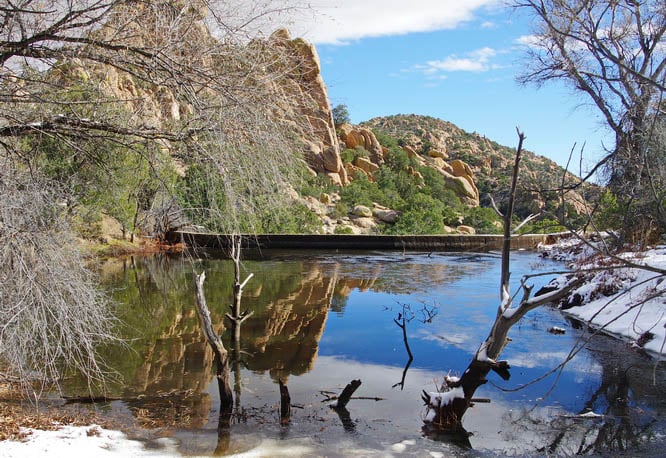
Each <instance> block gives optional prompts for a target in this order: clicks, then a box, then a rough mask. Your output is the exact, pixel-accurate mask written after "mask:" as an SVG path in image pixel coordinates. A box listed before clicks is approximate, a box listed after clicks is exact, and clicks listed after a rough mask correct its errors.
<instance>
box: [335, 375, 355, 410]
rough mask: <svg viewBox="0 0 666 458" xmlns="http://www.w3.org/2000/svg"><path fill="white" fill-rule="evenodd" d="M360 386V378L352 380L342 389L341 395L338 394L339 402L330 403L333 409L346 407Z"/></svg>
mask: <svg viewBox="0 0 666 458" xmlns="http://www.w3.org/2000/svg"><path fill="white" fill-rule="evenodd" d="M359 386H361V381H360V380H352V381H351V382H349V383H348V384H347V386H346V387H345V389H344V390H342V393H340V396H338V399H337V402H336V403H335V404H331V405H330V407H331V409H344V408H346V407H347V404H348V403H349V401H350V400H351V397H352V395H353V394H354V392H355V391H356V390H357V389H358V387H359Z"/></svg>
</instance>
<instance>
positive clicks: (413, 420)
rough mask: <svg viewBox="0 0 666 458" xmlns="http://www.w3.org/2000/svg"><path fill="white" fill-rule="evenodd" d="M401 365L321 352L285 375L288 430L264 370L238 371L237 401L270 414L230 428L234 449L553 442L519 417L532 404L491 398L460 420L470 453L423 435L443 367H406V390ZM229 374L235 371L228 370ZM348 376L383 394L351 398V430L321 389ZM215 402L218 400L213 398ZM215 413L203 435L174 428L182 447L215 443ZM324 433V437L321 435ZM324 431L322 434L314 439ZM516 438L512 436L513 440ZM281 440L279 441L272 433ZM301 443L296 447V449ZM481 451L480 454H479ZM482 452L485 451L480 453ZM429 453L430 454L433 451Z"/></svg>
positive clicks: (345, 452)
mask: <svg viewBox="0 0 666 458" xmlns="http://www.w3.org/2000/svg"><path fill="white" fill-rule="evenodd" d="M401 375H402V368H400V367H392V366H387V365H382V364H370V363H360V362H357V361H353V360H349V359H343V358H337V357H331V356H323V357H319V358H318V360H317V364H316V365H315V367H314V368H313V370H312V371H310V372H308V373H307V374H303V375H301V376H292V377H290V378H289V380H288V381H287V385H288V387H289V393H290V395H291V399H292V403H293V404H294V405H298V406H299V408H296V409H292V414H293V419H292V425H291V426H290V428H289V430H285V429H282V428H280V427H279V425H278V424H277V422H274V421H270V419H271V417H272V416H274V415H275V413H274V412H275V410H276V409H277V404H274V405H273V406H269V405H267V404H266V400H267V399H275V402H277V386H276V385H275V382H274V381H272V380H271V379H270V378H269V377H268V376H266V375H263V376H262V375H259V374H250V373H248V372H247V371H243V372H242V380H243V384H244V385H243V394H242V397H241V405H242V406H243V407H244V408H245V409H247V410H248V411H250V412H255V415H259V416H260V415H267V416H268V418H266V420H267V421H266V423H265V424H263V425H262V428H261V429H260V430H257V428H252V427H248V426H246V425H244V424H235V425H232V428H231V434H230V436H231V448H232V449H233V448H234V447H237V448H240V449H242V448H246V449H249V450H245V451H247V452H249V453H253V452H254V453H256V454H255V455H252V456H275V454H276V453H278V452H280V453H282V455H280V456H286V455H285V452H287V451H289V450H290V449H292V448H294V450H301V453H295V456H331V457H337V456H340V457H343V456H370V457H392V456H395V457H397V456H414V457H422V456H445V457H455V456H475V457H478V456H485V455H486V454H488V456H497V454H498V453H503V452H511V453H529V452H534V451H535V450H537V449H538V448H539V447H543V446H544V445H546V444H548V443H550V442H551V441H552V439H553V436H554V435H555V434H556V433H557V431H553V430H552V428H547V427H545V422H544V425H542V426H541V427H539V426H537V425H532V426H531V427H530V428H529V429H528V430H525V429H524V428H523V426H524V425H522V424H521V423H520V422H514V421H512V420H515V419H517V418H521V416H522V414H521V411H524V410H525V409H527V408H529V407H532V405H531V404H530V403H523V404H516V403H508V402H507V401H505V400H502V399H493V400H492V402H491V403H489V404H477V405H476V406H475V407H474V408H472V409H470V410H469V411H468V412H467V414H466V416H465V421H464V425H465V427H466V428H467V429H468V430H469V431H470V432H472V433H474V435H473V436H472V437H471V438H470V439H471V442H472V446H473V448H474V450H475V451H474V452H465V451H462V450H461V449H459V448H457V447H455V446H453V445H450V444H447V443H441V442H434V441H432V440H428V439H425V438H424V437H422V434H421V426H422V420H421V419H422V417H423V415H424V414H425V409H424V407H423V403H422V402H421V400H420V396H421V390H422V389H426V390H434V389H435V388H434V383H435V381H437V382H439V381H441V376H442V373H441V372H440V371H429V370H422V369H410V370H409V372H408V374H407V377H406V383H405V388H404V390H400V389H397V388H392V385H393V384H394V383H396V382H398V381H399V380H400V377H401ZM232 377H233V376H232ZM353 379H361V380H362V385H361V387H360V388H359V389H358V391H357V392H356V393H355V396H358V397H378V398H381V399H382V400H380V401H374V400H361V399H355V400H352V401H351V402H350V403H349V405H348V409H349V411H350V414H351V418H352V419H353V420H354V423H355V425H356V428H355V432H354V433H353V434H350V433H348V432H345V431H344V428H343V427H342V425H341V423H340V421H339V419H338V418H337V416H336V415H335V413H334V412H333V411H332V410H330V409H328V407H327V405H328V403H327V402H322V400H323V399H324V396H323V395H322V394H321V393H320V391H326V392H332V393H335V394H339V393H340V391H341V390H342V388H343V387H344V386H345V385H346V384H347V383H348V382H349V381H351V380H353ZM209 393H210V395H211V396H212V397H216V393H217V387H216V385H215V383H211V385H210V387H209ZM213 405H214V406H215V403H213ZM554 411H558V412H559V413H562V412H561V410H557V409H554V408H552V407H537V408H536V409H535V410H533V411H531V412H530V413H529V418H531V419H535V418H539V419H542V420H543V419H548V418H550V417H551V416H552V414H553V413H554ZM216 413H217V412H216V411H215V410H214V411H213V412H211V417H210V424H209V427H210V429H208V431H209V432H208V433H206V432H204V433H196V434H195V433H190V432H188V431H180V432H177V436H176V437H177V438H178V440H179V441H180V442H181V444H182V445H181V451H185V452H190V453H194V452H198V453H206V452H208V451H210V450H213V449H214V448H215V446H216V442H217V435H216V432H215V430H214V428H215V426H216V424H217V418H216ZM304 418H317V419H318V421H316V422H314V424H312V422H308V421H303V420H302V419H304ZM324 435H325V436H324ZM319 437H322V438H323V437H325V439H323V440H322V439H318V438H319ZM517 437H518V438H519V440H516V438H517ZM277 438H279V439H280V441H279V442H278V443H276V442H274V439H277ZM400 442H403V443H406V444H407V447H406V449H405V451H404V452H403V453H396V451H395V450H396V449H395V448H394V447H395V446H396V444H398V443H400ZM299 447H300V448H299ZM479 452H481V453H479ZM484 452H485V453H484ZM432 453H434V455H431V454H432Z"/></svg>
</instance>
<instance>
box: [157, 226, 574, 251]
mask: <svg viewBox="0 0 666 458" xmlns="http://www.w3.org/2000/svg"><path fill="white" fill-rule="evenodd" d="M567 235H568V234H526V235H520V236H515V237H512V239H511V247H512V248H513V249H521V248H522V249H528V250H532V249H535V248H536V247H537V246H538V245H539V244H543V243H553V242H555V241H556V240H557V239H558V238H560V237H563V236H567ZM242 237H243V246H244V247H247V248H262V249H271V248H275V249H324V250H332V249H337V250H417V251H486V250H499V249H501V248H502V239H503V237H502V236H501V235H342V234H335V235H304V234H271V235H268V234H262V235H243V236H242ZM167 239H168V241H169V242H171V243H185V244H187V245H190V246H195V247H206V248H225V247H227V246H228V244H229V240H230V239H229V236H228V235H223V234H209V233H194V232H185V231H173V232H170V233H169V234H168V236H167Z"/></svg>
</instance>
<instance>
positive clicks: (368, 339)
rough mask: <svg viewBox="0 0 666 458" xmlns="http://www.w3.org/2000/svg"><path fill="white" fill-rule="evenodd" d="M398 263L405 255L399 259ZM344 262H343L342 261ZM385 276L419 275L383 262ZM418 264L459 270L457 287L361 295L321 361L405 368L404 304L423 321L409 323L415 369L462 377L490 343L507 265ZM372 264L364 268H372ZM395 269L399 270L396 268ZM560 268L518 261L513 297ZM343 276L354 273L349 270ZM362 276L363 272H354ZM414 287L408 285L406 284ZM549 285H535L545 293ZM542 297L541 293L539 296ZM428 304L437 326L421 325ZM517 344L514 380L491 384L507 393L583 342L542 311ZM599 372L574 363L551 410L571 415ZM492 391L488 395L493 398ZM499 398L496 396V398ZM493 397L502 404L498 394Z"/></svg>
mask: <svg viewBox="0 0 666 458" xmlns="http://www.w3.org/2000/svg"><path fill="white" fill-rule="evenodd" d="M396 256H399V255H396ZM338 261H339V259H338ZM383 262H384V266H385V267H384V270H383V273H384V275H386V276H387V277H389V278H391V277H393V276H395V275H396V274H397V273H403V274H404V273H407V272H410V271H413V269H410V268H409V267H408V266H406V264H409V262H414V257H412V258H411V259H410V260H409V262H406V261H405V260H402V261H401V262H387V260H386V259H383ZM419 262H426V263H428V264H430V267H431V270H432V271H436V272H440V273H443V272H446V269H438V268H437V267H436V264H441V263H445V264H447V265H449V267H450V265H451V264H453V265H455V268H450V269H448V270H449V271H450V272H454V275H453V277H454V278H452V279H450V278H441V279H440V280H441V281H440V282H438V283H437V284H432V279H431V278H427V279H425V280H423V282H424V283H427V285H425V286H426V287H424V283H423V282H422V278H421V277H417V278H408V279H403V281H402V282H401V283H402V284H403V285H405V284H411V285H412V288H413V291H414V293H413V294H407V293H406V292H405V293H403V294H389V293H384V292H378V291H377V290H376V289H378V288H376V289H373V290H368V291H363V292H361V291H358V290H354V291H352V293H351V294H350V296H349V298H348V300H347V305H346V307H345V309H344V313H343V314H336V315H330V316H329V319H328V322H327V324H326V329H325V332H324V335H323V337H322V340H321V342H320V345H319V355H320V356H338V357H343V358H347V359H350V360H354V361H358V362H363V363H372V364H383V365H390V366H395V367H402V366H403V365H404V364H405V362H406V361H407V353H406V350H405V348H404V344H403V341H402V331H401V329H400V328H399V327H398V326H396V324H395V323H394V322H393V319H394V318H396V317H397V315H398V312H400V311H401V310H402V306H401V304H410V306H411V307H412V308H413V309H414V310H415V311H417V317H416V318H415V319H414V320H412V321H411V322H410V323H408V336H409V344H410V348H411V350H412V353H413V355H414V361H413V363H412V367H413V368H420V369H426V370H432V371H441V372H442V373H446V372H448V371H452V372H453V373H456V372H457V373H460V372H462V371H463V370H464V369H465V368H466V367H467V365H468V364H469V362H470V359H471V358H472V356H473V354H474V352H475V351H476V349H477V348H478V347H479V345H480V344H481V342H483V340H484V339H485V338H486V337H487V335H488V333H489V331H490V327H491V325H492V322H493V320H494V318H495V314H496V310H497V297H498V289H499V288H498V281H499V280H498V279H499V273H500V262H499V259H498V258H497V257H493V256H483V255H480V256H460V255H436V256H430V257H428V256H425V255H421V256H420V258H419ZM371 264H372V262H369V260H367V259H366V260H365V263H364V265H365V266H366V267H367V266H368V265H371ZM392 266H393V267H392ZM553 268H560V266H558V265H557V264H553V263H552V262H550V261H544V260H542V259H540V258H538V257H537V256H535V255H534V254H531V253H516V254H515V255H514V256H513V257H512V280H513V282H512V283H513V286H514V291H515V288H516V286H517V285H518V284H519V280H520V277H521V276H522V275H523V274H525V273H536V272H542V271H547V270H552V269H553ZM342 270H343V271H345V270H347V269H342ZM355 272H356V273H357V274H361V269H357V270H356V271H355ZM407 280H408V281H407ZM546 281H547V280H546V279H545V278H544V279H540V278H536V279H535V280H534V282H532V283H536V282H538V285H537V287H536V289H538V287H539V285H541V284H544V283H546ZM536 289H535V290H536ZM422 304H426V305H427V306H428V307H436V309H437V316H436V317H435V318H434V319H433V320H432V323H427V324H423V323H421V322H419V321H418V318H419V316H418V309H419V308H421V306H422ZM552 326H559V327H562V328H565V329H567V333H566V334H565V335H553V334H550V333H549V332H548V329H549V328H551V327H552ZM509 336H510V337H511V339H512V341H511V342H510V343H509V344H508V345H507V347H506V348H505V350H504V352H503V354H502V359H507V360H508V361H509V363H510V364H511V366H512V370H511V375H512V378H511V380H510V381H508V382H504V381H502V380H501V379H500V378H499V377H497V376H495V374H491V375H490V376H489V379H490V381H491V382H493V383H496V384H497V385H499V386H501V387H505V388H514V387H516V386H519V385H522V384H524V383H527V382H529V381H531V380H532V379H534V378H537V377H539V376H541V375H542V374H544V373H545V372H547V371H549V370H550V369H551V368H552V367H554V366H556V365H557V364H559V363H561V362H562V361H563V360H564V359H566V357H567V355H568V353H569V350H570V348H571V347H572V346H573V344H574V343H575V340H576V336H577V332H576V331H575V330H573V329H571V328H570V327H569V326H568V324H567V322H566V321H565V320H564V318H562V316H561V315H560V314H559V313H558V312H556V311H553V310H551V309H548V308H540V309H537V310H535V311H533V312H531V313H530V314H528V315H527V316H526V317H525V318H523V320H522V321H521V322H520V323H518V324H517V325H516V326H514V328H513V329H512V330H511V332H510V334H509ZM599 373H600V367H599V366H598V364H597V363H595V362H594V361H593V360H592V359H591V358H590V357H589V356H588V355H586V354H579V355H578V356H577V357H575V358H574V359H573V361H571V362H569V363H568V364H567V366H566V368H565V370H564V371H563V372H562V374H561V375H560V376H559V379H558V383H557V386H556V388H555V391H554V392H553V394H552V395H551V396H550V397H549V401H548V402H549V403H556V404H560V405H563V406H565V407H567V408H570V409H576V408H577V407H579V406H580V396H581V383H583V384H598V383H599ZM553 382H554V377H552V376H551V377H550V378H547V379H546V380H545V381H544V382H541V383H538V384H536V385H533V386H530V387H529V388H527V389H524V390H521V391H518V392H515V393H505V394H502V396H505V397H507V398H508V399H526V400H534V399H537V398H539V397H541V396H543V395H544V394H545V393H546V391H547V390H548V389H549V388H550V387H551V385H552V384H553ZM489 389H491V388H490V385H488V386H486V387H484V389H483V390H484V391H488V390H489ZM494 391H496V390H494ZM493 396H497V394H494V395H493Z"/></svg>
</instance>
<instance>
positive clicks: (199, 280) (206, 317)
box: [194, 272, 234, 426]
mask: <svg viewBox="0 0 666 458" xmlns="http://www.w3.org/2000/svg"><path fill="white" fill-rule="evenodd" d="M205 280H206V273H205V272H202V273H201V275H196V274H195V275H194V283H195V285H196V293H197V296H196V306H197V312H198V315H199V322H200V323H201V329H202V330H203V332H204V335H205V336H206V340H207V341H208V344H209V345H210V347H211V348H212V349H213V353H214V355H215V367H216V374H215V377H216V378H217V387H218V391H219V393H220V426H225V425H228V424H229V422H230V420H231V413H232V411H233V404H234V395H233V392H232V391H231V382H230V376H229V353H228V352H227V349H226V348H224V344H223V343H222V338H221V337H220V336H219V335H218V334H217V333H216V332H215V329H214V328H213V321H212V320H211V317H210V310H209V309H208V304H207V303H206V296H205V294H204V289H203V284H204V281H205Z"/></svg>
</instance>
